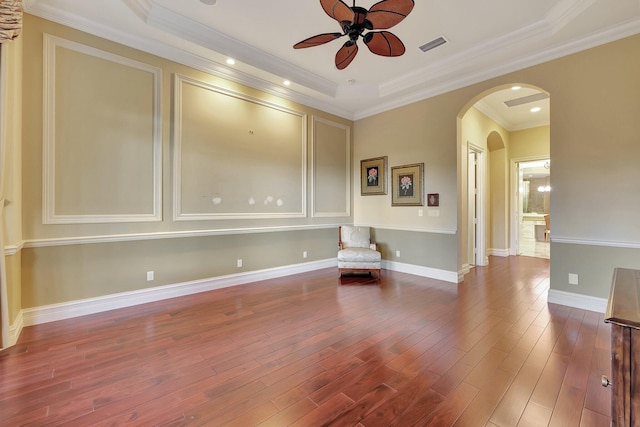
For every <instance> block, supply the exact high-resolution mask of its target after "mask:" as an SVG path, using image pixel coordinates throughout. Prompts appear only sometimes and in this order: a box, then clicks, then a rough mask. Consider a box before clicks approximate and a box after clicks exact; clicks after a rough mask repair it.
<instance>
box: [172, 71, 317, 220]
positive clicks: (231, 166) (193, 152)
mask: <svg viewBox="0 0 640 427" xmlns="http://www.w3.org/2000/svg"><path fill="white" fill-rule="evenodd" d="M173 120H174V123H173V151H172V154H173V219H174V220H175V221H193V220H217V219H260V218H301V217H306V214H307V212H306V198H307V197H306V187H307V180H306V175H307V166H306V164H307V116H306V114H305V113H302V112H299V111H294V110H291V109H288V108H284V107H282V106H279V105H276V104H272V103H269V102H266V101H263V100H260V99H257V98H253V97H250V96H247V95H244V94H240V93H237V92H234V91H231V90H228V89H225V88H221V87H218V86H215V85H212V84H209V83H207V82H203V81H199V80H196V79H193V78H190V77H186V76H182V75H178V74H176V75H175V79H174V114H173Z"/></svg>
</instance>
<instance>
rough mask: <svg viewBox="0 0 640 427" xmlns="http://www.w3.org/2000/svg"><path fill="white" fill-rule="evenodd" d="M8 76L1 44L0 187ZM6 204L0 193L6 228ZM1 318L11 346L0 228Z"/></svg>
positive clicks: (0, 216) (0, 220)
mask: <svg viewBox="0 0 640 427" xmlns="http://www.w3.org/2000/svg"><path fill="white" fill-rule="evenodd" d="M6 76H7V49H6V48H3V47H2V45H1V44H0V189H1V188H2V185H3V181H4V180H3V179H2V177H3V174H4V170H3V167H4V153H5V142H6V138H5V121H4V118H5V111H6V110H5V108H6V106H7V105H6V99H7V92H6ZM4 205H5V200H4V198H3V197H2V194H0V227H2V229H4V212H3V210H4ZM0 250H1V251H2V253H0V256H1V258H0V318H1V319H2V342H1V343H0V348H6V347H8V346H9V344H10V342H9V301H8V297H9V294H8V292H7V275H6V265H5V253H4V239H3V230H0Z"/></svg>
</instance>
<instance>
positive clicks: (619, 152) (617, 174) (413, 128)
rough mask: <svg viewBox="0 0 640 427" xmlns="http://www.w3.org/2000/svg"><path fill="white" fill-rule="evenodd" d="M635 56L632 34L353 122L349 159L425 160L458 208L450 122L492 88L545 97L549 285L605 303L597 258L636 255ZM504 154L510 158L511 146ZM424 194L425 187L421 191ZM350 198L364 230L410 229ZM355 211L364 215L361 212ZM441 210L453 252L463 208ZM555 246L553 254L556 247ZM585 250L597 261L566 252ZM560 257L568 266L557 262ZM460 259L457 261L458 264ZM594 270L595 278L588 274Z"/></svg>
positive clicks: (638, 81) (639, 148) (639, 130)
mask: <svg viewBox="0 0 640 427" xmlns="http://www.w3.org/2000/svg"><path fill="white" fill-rule="evenodd" d="M638 51H640V36H634V37H630V38H627V39H623V40H620V41H617V42H614V43H609V44H607V45H603V46H600V47H596V48H593V49H590V50H588V51H584V52H579V53H576V54H573V55H569V56H567V57H564V58H561V59H558V60H555V61H550V62H547V63H544V64H541V65H538V66H534V67H530V68H527V69H524V70H521V71H517V72H514V73H510V74H507V75H505V76H502V77H498V78H494V79H491V80H487V81H484V82H481V83H478V84H474V85H471V86H469V87H466V88H462V89H459V90H455V91H452V92H450V93H447V94H445V95H441V96H437V97H433V98H430V99H426V100H423V101H420V102H416V103H414V104H412V105H409V106H406V107H403V108H400V109H396V110H394V111H390V112H386V113H382V114H379V115H377V116H375V117H370V118H367V119H364V120H361V121H358V122H357V123H356V134H355V147H354V153H357V154H359V155H357V156H356V158H355V159H354V161H358V159H360V158H363V157H366V155H370V154H374V153H372V152H371V150H370V147H375V148H376V150H375V151H376V153H375V154H387V155H389V157H390V159H391V158H395V159H397V158H408V157H411V156H414V158H416V159H417V160H419V159H428V158H429V159H433V161H432V163H430V164H429V165H428V166H427V170H430V171H431V174H432V179H433V181H432V182H436V183H438V184H439V183H440V181H441V180H451V179H453V178H452V175H453V171H456V174H455V175H456V178H455V179H456V180H457V182H458V184H457V185H458V188H457V193H458V197H459V199H460V200H458V202H459V203H458V205H459V206H460V207H461V208H462V207H463V200H462V185H463V182H464V181H463V179H464V177H462V178H461V177H460V175H458V171H463V170H465V168H464V167H463V166H464V165H463V164H462V159H465V158H466V156H460V153H462V152H466V150H463V149H462V148H463V147H462V143H463V141H464V140H463V139H462V138H461V139H460V140H459V141H460V142H459V144H458V145H459V147H458V151H457V153H456V155H455V156H454V153H453V150H454V148H455V145H456V142H455V141H458V139H457V138H458V134H457V130H458V126H457V125H456V120H457V118H458V117H462V115H463V114H464V113H465V112H466V111H467V110H468V109H469V108H470V107H471V106H472V105H473V103H475V102H476V101H477V100H479V99H480V98H482V96H484V94H486V93H488V92H490V91H492V90H494V89H495V88H504V87H508V86H509V85H512V84H516V83H517V84H525V85H532V86H536V87H539V88H541V89H542V90H545V91H547V92H549V93H550V96H551V125H550V134H551V137H550V138H551V142H550V144H551V149H550V155H551V159H552V164H553V175H552V184H553V192H552V196H551V197H552V199H551V215H552V217H553V218H554V226H553V235H552V238H553V242H552V246H551V287H552V289H557V290H567V291H569V292H574V293H579V294H585V295H590V296H596V297H601V298H605V297H606V295H607V292H608V286H609V282H610V277H611V273H612V270H611V263H610V262H607V263H602V262H601V261H600V260H601V259H603V258H606V259H610V257H609V256H607V255H606V254H608V253H611V254H613V253H617V252H618V251H619V250H620V248H623V249H624V250H625V251H628V252H630V253H634V254H638V253H640V249H639V248H640V226H638V221H637V212H639V211H640V198H637V197H632V196H631V195H632V194H635V192H637V191H636V190H634V188H635V187H634V186H637V182H640V167H638V164H637V161H636V160H637V158H638V156H639V155H640V145H639V144H637V135H640V122H639V121H638V120H637V117H638V116H639V114H640V103H638V102H637V94H638V93H640V77H639V76H640V56H639V55H637V54H636V53H637V52H638ZM461 127H462V126H461ZM394 135H400V136H401V138H398V139H399V140H400V141H401V142H400V144H399V145H398V144H393V145H391V144H389V145H385V141H386V140H388V139H389V138H390V137H391V136H394ZM363 136H366V138H363ZM426 147H428V150H427V149H426ZM383 148H384V150H383ZM523 150H524V149H523ZM365 154H366V155H365ZM509 155H510V156H513V157H515V156H516V155H520V154H519V153H518V151H517V150H516V152H515V153H514V152H511V153H509ZM395 162H397V160H396V161H395ZM395 162H394V161H392V162H391V163H392V164H393V163H395ZM427 173H428V172H427ZM436 187H439V188H438V190H439V192H440V193H441V199H443V200H445V201H446V200H449V199H454V198H455V197H456V190H455V189H453V188H452V187H451V186H450V185H444V186H439V185H436ZM431 190H433V191H435V189H433V187H432V188H428V191H431ZM356 200H357V202H356V213H355V218H356V219H363V220H364V221H366V222H368V223H371V224H378V223H380V222H383V223H384V225H385V227H387V228H393V227H402V224H403V223H405V222H407V221H410V223H411V224H412V225H419V222H418V220H417V219H416V218H413V215H411V216H410V217H409V216H407V215H405V214H397V212H400V210H397V212H396V211H392V210H391V208H390V207H384V206H382V204H381V203H377V204H375V205H374V204H373V203H370V202H368V201H367V203H364V202H363V201H362V200H360V199H359V198H357V197H356ZM361 209H365V210H366V211H367V212H368V213H367V215H366V216H364V215H363V214H362V213H361V212H360V210H361ZM442 213H443V214H444V215H446V216H447V224H452V223H454V222H455V223H456V228H455V229H456V232H457V234H458V242H459V243H458V245H457V251H459V252H463V251H462V250H461V248H463V246H462V245H463V240H462V237H463V232H464V221H466V218H465V217H463V216H462V215H463V213H464V211H463V210H462V209H461V210H458V211H456V212H454V211H453V210H449V209H445V208H443V209H442ZM454 218H455V221H454ZM605 218H606V220H604V219H605ZM425 221H426V220H425ZM560 243H561V244H562V249H559V248H560V246H559V244H560ZM585 245H586V246H595V247H597V248H598V251H597V252H598V253H599V254H598V256H597V257H593V258H592V257H589V258H582V259H580V258H577V257H576V258H571V257H570V256H569V255H570V254H571V251H572V249H573V248H575V251H582V250H583V249H584V246H585ZM436 250H440V248H437V247H428V246H425V247H423V256H422V257H421V259H424V260H428V258H429V254H430V253H432V252H433V251H436ZM445 250H446V249H445ZM556 250H557V251H558V253H559V252H560V251H562V258H556ZM566 252H568V254H565V253H566ZM603 253H604V254H603ZM457 255H458V254H456V251H455V250H453V249H450V251H449V253H447V257H451V258H453V257H456V256H457ZM570 259H571V260H572V261H571V263H570V265H569V266H567V265H563V264H564V262H565V260H570ZM628 259H635V262H633V263H632V264H635V267H636V268H637V267H640V256H636V257H635V258H634V257H628ZM573 260H579V262H575V263H574V262H573ZM424 262H425V263H428V261H424ZM463 262H464V259H463V256H462V255H460V258H459V264H458V268H461V267H462V264H463ZM594 266H596V267H595V268H594ZM597 266H600V267H601V268H597ZM628 266H629V265H628ZM633 266H634V265H631V266H630V267H633ZM567 268H569V269H570V272H572V273H576V274H579V276H580V285H579V286H578V287H576V286H568V285H567V276H566V269H567ZM594 270H597V272H598V274H595V275H594V274H592V273H593V271H594Z"/></svg>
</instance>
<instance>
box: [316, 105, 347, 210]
mask: <svg viewBox="0 0 640 427" xmlns="http://www.w3.org/2000/svg"><path fill="white" fill-rule="evenodd" d="M312 134H313V139H312V159H311V162H312V165H313V170H312V176H311V188H312V189H313V196H312V200H311V206H312V209H311V212H312V216H314V217H319V218H322V217H325V218H326V217H330V218H331V217H348V216H349V215H350V214H351V128H350V127H349V126H346V125H343V124H341V123H336V122H333V121H330V120H326V119H323V118H320V117H315V116H314V117H313V119H312ZM340 189H342V190H343V191H342V192H341V191H340Z"/></svg>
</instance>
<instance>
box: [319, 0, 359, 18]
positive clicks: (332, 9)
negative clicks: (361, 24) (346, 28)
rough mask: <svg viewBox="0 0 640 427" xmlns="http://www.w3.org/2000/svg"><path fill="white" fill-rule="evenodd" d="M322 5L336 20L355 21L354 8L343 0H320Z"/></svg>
mask: <svg viewBox="0 0 640 427" xmlns="http://www.w3.org/2000/svg"><path fill="white" fill-rule="evenodd" d="M320 5H321V6H322V8H323V9H324V11H325V12H327V15H329V16H330V17H332V18H333V19H335V20H336V21H338V22H345V21H347V22H353V10H351V8H350V7H349V6H347V5H346V4H345V3H344V2H343V1H342V0H320Z"/></svg>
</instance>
